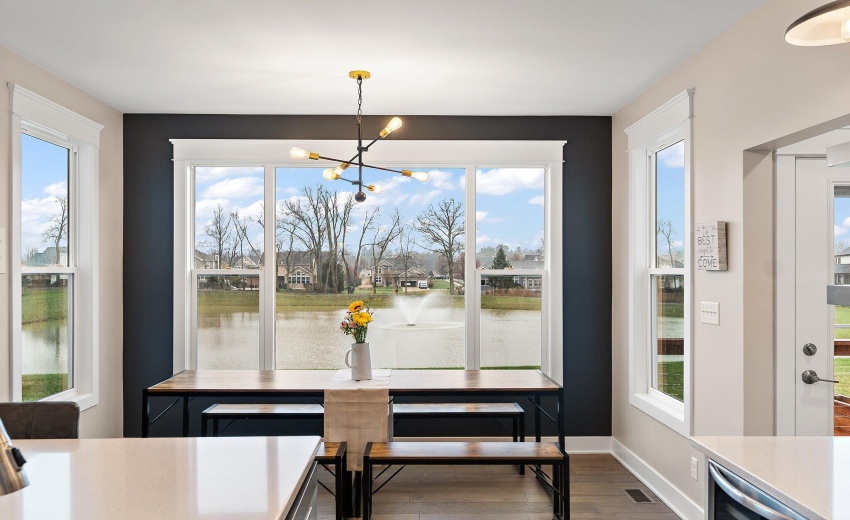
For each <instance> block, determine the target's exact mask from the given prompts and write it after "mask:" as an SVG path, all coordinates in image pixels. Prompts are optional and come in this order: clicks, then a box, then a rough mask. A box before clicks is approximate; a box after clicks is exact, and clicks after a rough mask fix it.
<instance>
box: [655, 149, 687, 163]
mask: <svg viewBox="0 0 850 520" xmlns="http://www.w3.org/2000/svg"><path fill="white" fill-rule="evenodd" d="M658 158H659V159H661V160H662V161H663V162H664V166H667V167H668V168H682V167H684V166H685V146H684V144H674V145H673V146H670V147H669V148H665V149H664V150H661V151H660V152H659V153H658Z"/></svg>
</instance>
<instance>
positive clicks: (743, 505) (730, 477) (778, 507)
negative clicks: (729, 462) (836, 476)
mask: <svg viewBox="0 0 850 520" xmlns="http://www.w3.org/2000/svg"><path fill="white" fill-rule="evenodd" d="M708 474H709V488H708V493H709V496H708V507H709V511H708V518H709V519H710V520H807V518H806V517H805V516H803V515H801V514H799V513H797V512H796V511H794V510H792V509H791V508H790V507H788V506H786V505H785V504H783V503H782V502H780V501H778V500H776V499H775V498H773V497H772V496H770V495H768V494H767V493H765V492H764V491H762V490H761V489H759V488H757V487H755V486H754V485H752V484H750V483H749V482H747V481H746V480H744V479H742V478H741V477H739V476H738V475H736V474H734V473H732V472H731V471H729V470H728V469H726V468H724V467H723V466H721V465H720V464H718V463H716V462H714V461H713V460H709V461H708Z"/></svg>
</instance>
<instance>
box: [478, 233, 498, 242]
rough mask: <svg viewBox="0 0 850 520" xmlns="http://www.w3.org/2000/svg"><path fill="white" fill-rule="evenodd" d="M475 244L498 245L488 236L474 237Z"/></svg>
mask: <svg viewBox="0 0 850 520" xmlns="http://www.w3.org/2000/svg"><path fill="white" fill-rule="evenodd" d="M475 243H476V244H498V243H499V241H498V240H495V239H493V238H490V236H489V235H478V236H476V237H475Z"/></svg>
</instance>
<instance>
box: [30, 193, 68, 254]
mask: <svg viewBox="0 0 850 520" xmlns="http://www.w3.org/2000/svg"><path fill="white" fill-rule="evenodd" d="M60 211H61V209H60V206H59V201H57V200H56V197H44V198H39V199H24V200H22V201H21V248H22V249H23V250H26V249H28V248H31V247H35V248H37V249H38V250H39V251H43V250H44V248H45V247H47V246H48V245H49V244H46V243H45V242H44V241H43V238H42V233H44V230H45V229H46V228H47V226H48V225H49V223H50V218H51V217H53V216H54V215H58V214H59V212H60Z"/></svg>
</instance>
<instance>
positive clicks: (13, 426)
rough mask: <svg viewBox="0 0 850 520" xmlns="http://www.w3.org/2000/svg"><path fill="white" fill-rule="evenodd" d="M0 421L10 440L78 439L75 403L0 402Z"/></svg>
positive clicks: (78, 429)
mask: <svg viewBox="0 0 850 520" xmlns="http://www.w3.org/2000/svg"><path fill="white" fill-rule="evenodd" d="M0 420H2V421H3V424H4V425H5V426H6V431H7V432H9V437H11V438H12V439H79V438H80V407H79V406H78V405H77V403H71V402H64V401H55V402H36V403H0Z"/></svg>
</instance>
